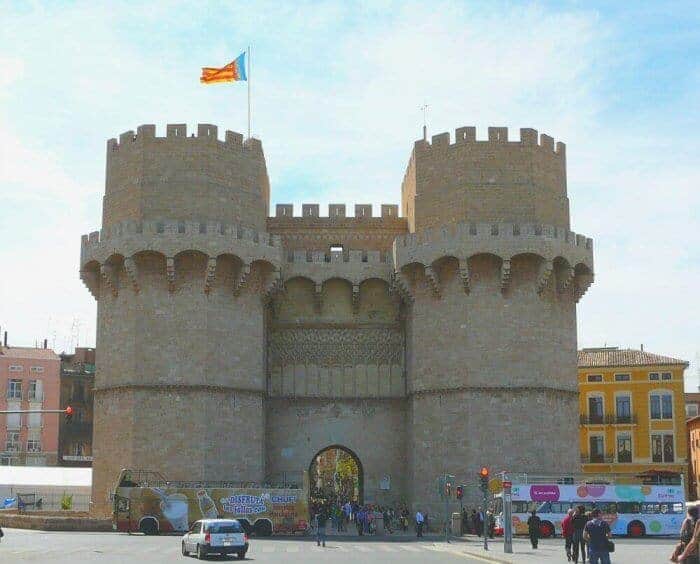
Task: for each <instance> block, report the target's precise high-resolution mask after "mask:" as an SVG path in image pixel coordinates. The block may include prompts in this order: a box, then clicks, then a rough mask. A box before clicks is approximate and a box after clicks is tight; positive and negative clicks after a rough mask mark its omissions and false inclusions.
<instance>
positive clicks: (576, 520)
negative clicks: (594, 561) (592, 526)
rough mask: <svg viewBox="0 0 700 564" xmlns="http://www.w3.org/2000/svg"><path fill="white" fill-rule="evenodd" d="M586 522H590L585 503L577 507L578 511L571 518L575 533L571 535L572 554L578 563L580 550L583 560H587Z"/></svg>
mask: <svg viewBox="0 0 700 564" xmlns="http://www.w3.org/2000/svg"><path fill="white" fill-rule="evenodd" d="M586 523H588V517H587V516H586V508H585V507H584V506H583V505H579V506H578V507H577V508H576V513H574V516H573V517H572V518H571V526H572V527H573V529H574V534H573V535H572V537H571V542H572V545H573V555H572V556H573V558H574V562H576V563H578V555H579V552H580V553H581V562H583V563H585V562H586V540H585V539H584V538H583V530H584V529H585V528H586Z"/></svg>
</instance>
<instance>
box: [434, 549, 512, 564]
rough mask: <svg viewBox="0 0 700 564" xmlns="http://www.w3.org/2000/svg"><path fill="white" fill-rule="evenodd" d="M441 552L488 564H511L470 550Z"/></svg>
mask: <svg viewBox="0 0 700 564" xmlns="http://www.w3.org/2000/svg"><path fill="white" fill-rule="evenodd" d="M443 552H449V553H450V554H458V555H459V556H469V557H471V558H476V559H477V560H481V561H482V562H490V563H493V564H513V563H512V562H511V561H510V560H501V559H500V558H495V557H493V556H487V555H485V554H482V553H479V552H472V551H470V550H444V551H443Z"/></svg>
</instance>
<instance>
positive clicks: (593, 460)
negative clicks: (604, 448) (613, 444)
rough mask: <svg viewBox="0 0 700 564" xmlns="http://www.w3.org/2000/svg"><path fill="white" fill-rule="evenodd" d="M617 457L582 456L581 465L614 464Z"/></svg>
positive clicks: (606, 455) (607, 455) (600, 455)
mask: <svg viewBox="0 0 700 564" xmlns="http://www.w3.org/2000/svg"><path fill="white" fill-rule="evenodd" d="M613 462H615V457H614V456H613V455H612V454H605V455H603V454H582V455H581V464H612V463H613Z"/></svg>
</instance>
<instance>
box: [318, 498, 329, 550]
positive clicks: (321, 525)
mask: <svg viewBox="0 0 700 564" xmlns="http://www.w3.org/2000/svg"><path fill="white" fill-rule="evenodd" d="M327 524H328V509H327V508H326V507H325V506H323V505H322V506H321V508H320V510H319V512H318V514H317V515H316V546H321V544H323V546H324V547H325V546H326V525H327Z"/></svg>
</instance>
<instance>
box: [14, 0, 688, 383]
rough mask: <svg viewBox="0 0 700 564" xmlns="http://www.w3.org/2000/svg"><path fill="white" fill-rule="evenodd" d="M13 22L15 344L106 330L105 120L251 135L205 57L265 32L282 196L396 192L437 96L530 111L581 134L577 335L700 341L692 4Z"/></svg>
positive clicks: (461, 104)
mask: <svg viewBox="0 0 700 564" xmlns="http://www.w3.org/2000/svg"><path fill="white" fill-rule="evenodd" d="M0 21H2V26H1V27H0V65H1V66H2V69H3V70H2V72H1V73H0V196H1V198H0V242H1V244H0V264H2V272H3V275H2V276H0V325H2V326H3V329H5V328H7V329H8V330H9V331H10V337H11V339H10V340H11V341H12V342H14V343H15V344H33V343H34V342H35V340H40V339H43V338H44V337H48V338H49V340H50V342H51V343H52V344H54V346H55V348H56V349H58V350H62V349H64V348H69V347H70V346H71V343H72V344H74V343H75V340H76V338H75V336H76V334H77V331H71V327H72V326H74V325H75V323H74V320H78V323H79V325H80V330H79V334H80V343H81V344H93V343H94V325H95V322H94V318H95V305H94V302H93V300H92V297H91V296H90V295H89V294H88V292H87V291H86V290H85V288H84V287H83V286H82V284H81V282H80V280H79V278H78V272H77V270H78V257H79V240H80V235H81V234H83V233H87V232H89V231H92V230H94V229H97V228H98V227H99V222H100V217H101V196H102V193H103V188H104V154H105V141H106V139H107V138H109V137H114V136H117V135H118V134H119V133H121V132H123V131H126V130H128V129H135V128H136V126H137V125H139V124H141V123H155V124H156V126H157V130H158V132H159V134H161V133H162V132H163V131H164V128H165V124H166V123H177V122H186V123H188V124H189V126H190V127H191V128H192V127H194V126H195V124H196V123H198V122H201V123H215V124H218V125H219V126H220V129H221V130H223V129H233V130H237V131H241V132H245V129H246V112H245V108H246V91H245V86H244V85H243V84H234V85H217V86H211V87H203V86H201V85H200V84H199V82H198V76H199V68H200V67H201V66H213V65H218V64H222V65H223V64H225V63H226V62H228V61H230V60H232V59H233V58H234V57H235V56H237V55H238V54H239V53H240V52H241V51H242V50H243V49H244V48H245V46H246V45H248V44H251V45H252V48H253V72H252V86H253V132H254V134H255V135H256V136H258V137H260V138H261V139H262V141H263V145H264V148H265V152H266V156H267V162H268V169H269V173H270V180H271V184H272V203H273V205H274V203H277V202H294V203H295V204H296V205H297V206H299V205H300V204H301V202H302V201H304V202H320V203H322V204H325V203H328V202H329V201H333V202H344V203H346V204H349V205H352V204H354V203H367V202H372V203H374V204H380V203H398V201H399V198H400V194H399V187H400V182H401V178H402V176H403V172H404V168H405V165H406V162H407V159H408V156H409V153H410V150H411V146H412V142H413V140H414V139H416V138H418V137H419V135H420V127H421V125H422V115H421V112H420V110H419V106H421V105H422V104H423V102H424V101H427V103H428V104H429V106H430V107H429V112H428V126H429V133H430V134H435V133H439V132H442V131H453V130H454V129H455V128H456V127H460V126H463V125H476V126H477V128H478V136H479V137H480V138H484V137H485V135H486V127H488V126H490V125H497V126H508V127H510V128H511V129H512V130H513V131H516V132H517V129H518V128H520V127H534V128H536V129H538V130H539V131H541V132H545V133H548V134H550V135H552V136H553V137H555V139H557V140H562V141H564V142H566V143H567V160H568V186H569V197H570V200H571V210H572V228H573V230H574V231H576V232H579V233H584V234H586V235H588V236H591V237H593V238H594V240H595V245H596V246H595V249H596V250H595V261H596V282H595V284H594V285H593V286H592V288H591V289H590V290H589V292H588V294H587V295H586V296H585V297H584V299H583V300H582V301H581V303H580V305H579V309H578V311H579V344H580V345H581V346H596V345H603V344H606V343H607V344H608V345H620V346H633V347H638V346H639V345H640V343H644V344H645V348H646V349H647V350H651V351H654V352H658V353H661V354H667V355H672V356H677V357H680V358H684V359H688V360H690V361H694V360H695V359H696V355H698V353H700V321H699V319H700V299H699V298H698V288H699V287H700V251H699V249H700V219H699V217H700V170H699V168H698V157H699V156H700V138H699V137H698V134H697V132H698V131H699V130H700V110H699V106H698V100H700V96H699V94H700V15H698V10H697V4H696V2H663V3H651V2H649V3H644V2H642V3H639V2H638V3H627V2H610V3H605V2H566V1H563V2H562V1H559V2H538V3H524V2H523V3H520V2H482V3H477V2H446V1H445V2H441V1H437V2H400V3H399V2H397V3H394V2H382V1H372V2H367V3H354V2H294V3H278V2H271V3H265V2H256V3H243V2H206V3H205V2H169V1H158V0H155V1H151V2H148V3H142V2H133V3H120V2H94V1H93V2H71V3H61V2H44V3H39V2H26V1H25V2H17V3H12V2H5V3H2V4H1V5H0ZM512 135H514V136H515V137H516V138H517V133H514V134H512ZM696 365H697V364H696ZM687 375H688V380H689V383H688V387H689V388H690V387H696V386H697V384H698V378H697V372H696V367H695V366H694V367H692V368H691V370H690V371H688V373H687Z"/></svg>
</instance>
